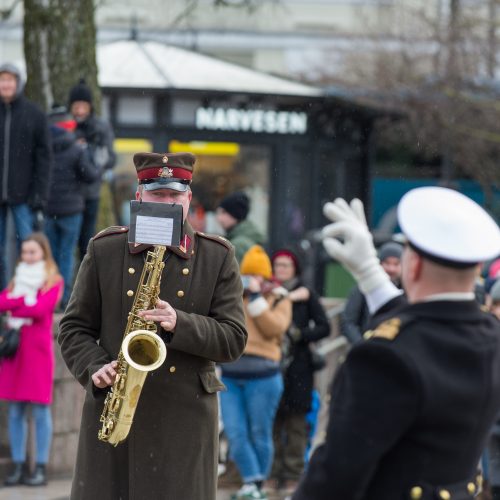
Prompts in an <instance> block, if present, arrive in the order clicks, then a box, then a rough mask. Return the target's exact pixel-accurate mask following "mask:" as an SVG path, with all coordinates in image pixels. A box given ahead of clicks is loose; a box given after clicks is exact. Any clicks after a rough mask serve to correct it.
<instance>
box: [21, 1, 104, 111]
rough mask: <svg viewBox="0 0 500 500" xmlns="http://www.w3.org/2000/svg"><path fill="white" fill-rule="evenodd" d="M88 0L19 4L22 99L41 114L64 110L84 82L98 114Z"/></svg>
mask: <svg viewBox="0 0 500 500" xmlns="http://www.w3.org/2000/svg"><path fill="white" fill-rule="evenodd" d="M95 47H96V29H95V22H94V4H93V0H24V55H25V59H26V73H27V77H28V80H27V85H26V94H27V96H28V97H29V98H30V99H32V100H33V101H35V102H37V103H38V104H39V105H40V106H41V107H42V108H43V109H45V110H48V109H50V107H51V106H52V105H53V104H59V105H66V104H67V101H68V93H69V90H70V88H71V87H72V86H73V85H75V84H76V83H77V82H78V80H79V79H80V78H85V80H86V82H87V84H88V85H89V86H90V88H91V89H92V92H93V96H94V109H95V110H96V112H97V113H99V110H100V101H101V99H100V92H99V87H98V84H97V63H96V50H95Z"/></svg>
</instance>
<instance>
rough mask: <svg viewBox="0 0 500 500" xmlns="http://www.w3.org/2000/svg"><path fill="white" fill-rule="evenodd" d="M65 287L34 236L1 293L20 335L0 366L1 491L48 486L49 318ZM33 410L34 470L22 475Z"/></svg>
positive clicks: (0, 302)
mask: <svg viewBox="0 0 500 500" xmlns="http://www.w3.org/2000/svg"><path fill="white" fill-rule="evenodd" d="M62 288H63V281H62V278H61V276H60V274H59V271H58V269H57V265H56V263H55V262H54V259H53V258H52V253H51V251H50V245H49V242H48V240H47V238H46V237H45V235H43V234H42V233H33V234H31V235H30V236H28V238H26V239H25V240H24V241H23V243H22V246H21V256H20V260H19V262H18V264H17V266H16V270H15V274H14V277H13V279H12V280H11V282H10V283H9V285H8V287H7V288H6V289H5V290H4V291H3V292H1V293H0V312H2V313H5V314H6V315H7V320H6V323H7V325H6V326H7V327H8V328H18V329H19V331H20V340H19V347H18V349H17V351H16V353H15V354H14V355H13V356H12V357H10V358H4V359H1V360H0V399H3V400H6V401H8V402H9V412H8V428H9V440H10V448H11V455H12V461H13V468H12V471H11V473H10V474H9V475H8V476H7V477H6V479H5V481H4V485H5V486H14V485H16V484H21V483H22V484H26V485H29V486H40V485H43V484H46V483H47V478H46V471H45V467H46V464H47V462H48V458H49V451H50V444H51V441H52V416H51V411H50V405H51V403H52V387H53V381H54V365H55V361H54V349H53V341H52V324H53V314H54V309H55V307H56V304H57V302H58V301H59V300H60V298H61V294H62ZM28 406H31V414H32V417H33V419H34V423H35V425H34V428H35V433H36V440H35V442H36V455H35V459H36V467H35V470H34V471H33V473H32V474H28V473H27V472H28V471H27V470H25V465H24V464H25V462H26V437H27V428H28V426H27V408H28Z"/></svg>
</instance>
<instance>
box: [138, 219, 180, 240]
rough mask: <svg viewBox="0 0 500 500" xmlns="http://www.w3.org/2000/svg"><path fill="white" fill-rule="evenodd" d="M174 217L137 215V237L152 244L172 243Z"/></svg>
mask: <svg viewBox="0 0 500 500" xmlns="http://www.w3.org/2000/svg"><path fill="white" fill-rule="evenodd" d="M173 229H174V219H171V218H163V217H147V216H145V215H138V216H137V224H136V228H135V239H136V241H138V242H141V243H148V244H152V245H166V246H169V245H172V234H173Z"/></svg>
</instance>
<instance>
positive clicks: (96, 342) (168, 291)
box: [59, 224, 247, 500]
mask: <svg viewBox="0 0 500 500" xmlns="http://www.w3.org/2000/svg"><path fill="white" fill-rule="evenodd" d="M185 230H186V234H187V236H188V237H189V239H190V242H189V247H188V248H187V251H186V252H184V251H182V250H178V249H176V251H175V252H176V253H174V252H169V253H168V255H169V256H168V258H167V260H166V265H165V269H164V271H163V275H162V282H161V292H160V298H161V299H162V300H166V301H168V302H169V303H170V304H171V305H172V306H173V307H174V308H175V309H176V312H177V326H176V328H175V333H174V334H173V336H172V337H171V340H170V342H169V343H168V344H167V359H166V361H165V363H164V364H163V365H162V366H161V367H160V368H158V369H157V370H156V371H154V372H150V373H149V374H148V375H147V377H146V381H145V384H144V387H143V390H142V393H141V396H140V399H139V403H138V406H137V410H136V413H135V417H134V422H133V424H132V427H131V430H130V434H129V436H128V438H127V440H126V441H125V442H123V443H121V444H119V445H118V446H117V447H116V448H115V447H113V446H112V445H110V444H108V443H103V442H101V441H99V440H98V438H97V433H98V430H99V429H100V428H101V423H100V422H99V417H100V415H101V411H102V408H103V402H104V398H103V396H104V393H105V391H103V390H102V391H101V390H99V389H96V388H95V387H94V386H93V384H92V379H91V375H92V374H93V373H94V372H95V371H96V370H98V369H99V368H100V367H101V366H102V365H103V364H105V363H108V362H110V361H111V360H113V359H116V357H117V354H118V352H119V350H120V345H121V342H122V339H123V334H124V331H125V327H126V322H127V314H128V312H129V311H130V309H131V307H132V303H133V297H130V296H129V293H130V292H129V293H127V292H128V291H129V290H130V291H133V292H134V293H135V291H136V289H137V287H138V282H139V278H140V274H141V271H142V268H143V264H144V257H145V253H144V252H140V251H139V253H136V254H131V253H130V252H129V245H128V244H127V234H126V233H127V229H126V228H120V227H118V228H117V229H115V231H114V233H115V234H113V230H108V232H109V233H111V234H108V235H105V236H102V237H96V238H94V239H93V240H91V242H90V244H89V248H88V252H87V254H86V255H85V258H84V260H83V262H82V265H81V268H80V271H79V273H78V277H77V280H76V284H75V287H74V290H73V294H72V296H71V299H70V301H69V304H68V307H67V310H66V313H65V315H64V317H63V318H62V320H61V324H60V334H59V343H60V345H61V351H62V355H63V358H64V360H65V361H66V363H67V365H68V367H69V369H70V371H71V372H72V373H73V375H74V376H75V377H76V379H77V380H78V381H79V382H80V384H81V385H82V386H83V387H84V388H85V389H86V391H87V395H86V399H85V403H84V408H83V416H82V424H81V429H80V438H79V444H78V456H77V463H76V469H75V475H74V478H73V488H72V493H71V498H72V499H73V500H80V499H82V500H83V499H85V500H97V499H99V500H119V499H121V500H145V499H151V500H153V499H154V500H160V499H165V500H213V499H215V492H216V479H217V454H218V405H217V391H220V390H222V389H223V388H224V386H223V385H222V383H221V382H220V381H219V380H218V378H217V376H216V374H215V362H227V361H233V360H235V359H237V358H238V357H239V356H240V355H241V354H242V352H243V350H244V347H245V343H246V337H247V334H246V330H245V326H244V324H245V323H244V315H243V309H242V295H243V289H242V285H241V279H240V275H239V269H238V265H237V263H236V260H235V258H234V251H233V249H232V247H231V246H230V245H229V244H228V243H227V242H225V241H223V240H218V239H217V238H211V239H209V238H208V237H206V236H202V235H200V234H193V232H192V229H191V228H190V227H189V226H188V225H187V224H186V227H185ZM116 231H119V233H121V234H116ZM141 249H142V247H140V248H138V249H136V250H141ZM162 332H163V334H165V332H164V331H163V330H162Z"/></svg>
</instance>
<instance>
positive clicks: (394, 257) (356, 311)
mask: <svg viewBox="0 0 500 500" xmlns="http://www.w3.org/2000/svg"><path fill="white" fill-rule="evenodd" d="M402 253H403V247H402V245H400V244H399V243H396V242H395V241H389V242H387V243H384V244H383V245H382V246H381V247H380V249H379V251H378V257H379V259H380V265H381V266H382V267H383V268H384V271H385V272H386V273H387V274H388V275H389V278H391V281H392V282H393V283H394V284H395V285H396V286H400V280H401V254H402ZM369 322H370V311H368V305H367V304H366V300H365V296H364V295H363V294H362V293H361V290H360V289H359V286H358V285H354V287H353V288H352V290H351V291H350V293H349V296H348V297H347V300H346V304H345V309H344V311H343V312H342V314H341V316H340V331H341V333H342V335H344V336H345V337H346V338H347V340H349V342H350V343H351V344H355V343H356V342H359V341H361V340H362V339H363V333H364V332H365V331H366V330H367V329H368V324H369Z"/></svg>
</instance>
